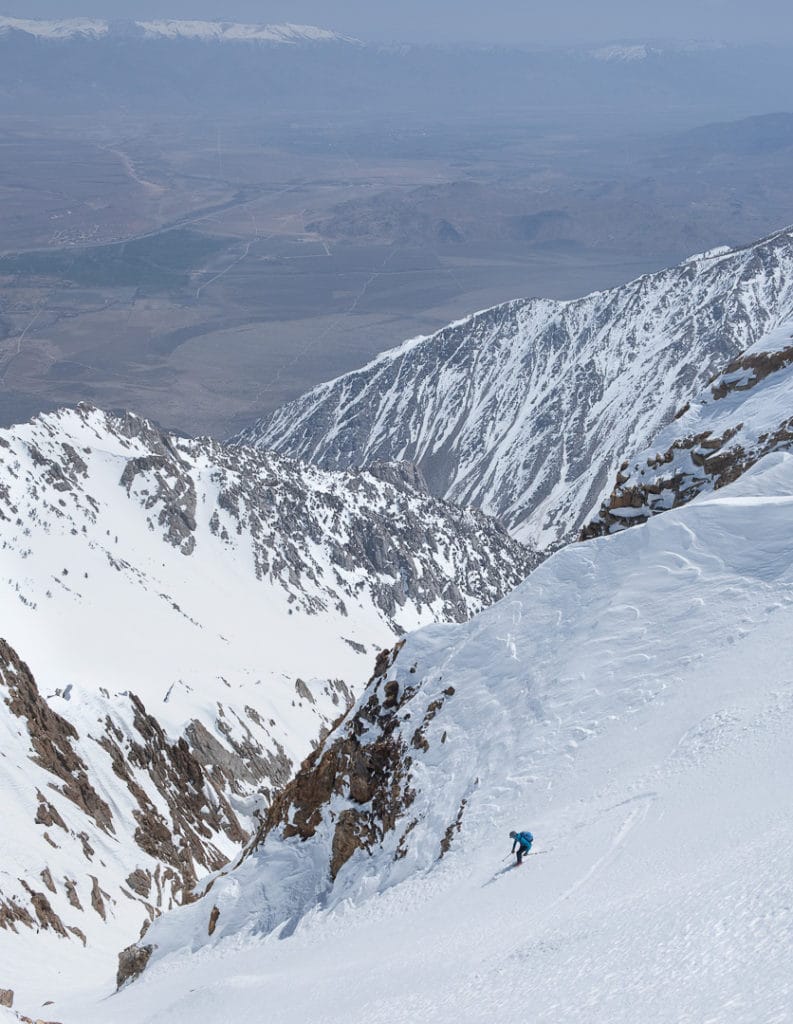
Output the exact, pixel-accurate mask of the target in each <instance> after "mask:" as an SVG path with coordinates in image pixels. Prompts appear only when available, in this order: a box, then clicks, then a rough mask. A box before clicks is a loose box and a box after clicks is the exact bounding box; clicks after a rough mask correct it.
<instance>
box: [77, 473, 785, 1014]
mask: <svg viewBox="0 0 793 1024" xmlns="http://www.w3.org/2000/svg"><path fill="white" fill-rule="evenodd" d="M791 512H793V457H792V456H791V455H789V454H787V453H774V454H770V455H768V456H766V457H765V458H764V459H762V460H761V461H760V462H759V463H757V465H755V466H754V467H753V468H752V469H751V470H749V471H748V472H747V473H746V474H744V476H743V477H742V478H741V479H740V480H739V481H737V482H736V483H734V484H732V485H730V486H727V487H725V488H723V489H722V490H721V491H719V492H718V494H717V495H713V496H708V497H707V499H705V498H704V497H701V498H698V499H696V500H694V501H693V502H691V503H690V504H688V505H686V506H684V507H682V508H680V509H675V510H672V511H670V512H668V513H667V514H666V515H664V516H659V517H657V518H654V519H652V520H650V521H649V522H648V523H647V524H645V525H644V526H642V527H639V528H637V529H635V530H630V531H627V532H624V533H621V534H619V535H617V536H615V537H610V538H602V539H599V540H594V541H590V542H588V543H584V544H578V545H572V546H569V547H567V548H565V549H563V550H562V551H560V552H558V553H556V554H555V555H553V556H552V557H551V558H550V559H548V560H547V561H546V562H545V563H544V564H543V565H542V566H540V567H539V568H538V569H537V570H536V571H535V572H534V573H532V575H531V576H530V577H529V578H528V579H527V580H526V582H525V583H523V584H522V585H521V586H520V587H518V588H517V589H516V590H515V591H514V592H513V594H511V595H510V596H509V597H507V598H506V599H505V600H503V601H501V602H499V603H498V604H497V605H495V606H493V607H492V608H490V609H488V610H487V611H485V612H483V613H482V614H481V615H479V616H477V617H476V618H475V619H474V620H472V621H471V622H470V623H467V624H465V625H459V626H433V627H429V628H426V629H423V630H421V631H419V632H418V633H416V634H414V635H412V636H410V637H409V638H408V639H407V642H406V643H405V644H404V646H401V648H399V649H398V650H396V651H395V652H394V653H393V654H392V655H390V656H388V657H383V658H381V659H380V660H379V663H378V667H377V671H376V673H375V677H374V678H373V680H372V682H371V683H370V686H369V688H368V689H367V691H366V692H365V693H364V695H363V696H362V697H361V699H360V700H359V702H358V705H357V707H356V708H355V710H354V711H353V712H351V713H350V715H349V716H348V717H347V719H346V720H345V723H344V724H343V725H342V726H341V727H340V729H339V730H338V731H337V732H335V733H334V734H332V735H331V736H330V737H329V738H328V740H327V741H326V743H325V745H324V748H323V749H322V751H320V752H318V753H317V754H316V755H315V756H314V757H312V759H311V760H310V761H309V763H307V764H306V765H305V766H304V769H303V771H302V772H301V773H300V774H299V775H298V776H297V778H296V779H295V780H294V782H293V783H292V784H291V785H290V787H288V789H287V790H286V791H285V793H284V795H283V800H282V801H281V802H280V803H279V804H277V805H275V806H274V807H273V809H272V810H271V813H270V815H269V818H268V822H267V829H265V832H267V834H266V835H264V834H263V835H262V836H261V837H260V838H259V840H258V841H257V843H255V844H254V845H253V846H252V847H251V849H250V851H249V853H248V855H247V856H246V857H244V858H243V859H242V861H241V863H240V864H239V866H238V867H237V868H236V869H234V870H232V871H231V872H229V873H228V874H227V875H226V876H224V877H221V878H219V879H218V880H217V881H216V882H215V884H214V885H213V887H212V888H211V889H210V891H209V892H208V894H207V895H206V896H205V897H204V898H203V899H201V900H199V901H198V902H197V903H196V904H194V905H192V906H191V907H187V908H181V909H179V910H177V911H176V912H175V913H173V914H168V915H165V916H164V917H163V918H160V919H159V920H158V921H157V922H155V924H154V925H153V926H152V928H151V929H150V931H149V933H148V934H147V936H146V938H145V940H144V941H145V942H146V943H148V944H150V945H151V947H152V948H153V949H154V952H153V956H152V960H151V964H150V966H149V967H148V969H147V970H146V971H145V972H144V974H143V976H142V978H140V979H139V980H138V981H136V982H134V983H133V984H131V985H128V986H127V987H125V988H124V989H123V990H122V992H121V994H120V995H118V996H117V997H115V998H114V999H113V1000H112V1002H111V1003H110V1004H107V1003H103V1004H102V1006H101V1010H100V1009H94V1010H91V1009H90V1008H89V1006H88V1004H87V1003H86V1002H85V1001H81V1000H79V999H78V1000H76V1001H75V1002H74V1003H73V1005H72V1007H71V1009H70V1008H68V1007H67V1008H64V1009H63V1010H61V1012H62V1015H63V1019H64V1020H65V1021H67V1024H68V1022H70V1021H75V1022H76V1021H78V1020H79V1021H80V1024H88V1022H91V1021H94V1020H96V1021H99V1020H100V1019H102V1014H105V1015H106V1014H107V1013H108V1005H110V1006H112V1012H113V1015H114V1020H115V1021H117V1022H119V1024H125V1022H127V1021H129V1022H132V1021H135V1024H144V1022H151V1024H154V1022H162V1021H166V1020H167V1021H169V1022H171V1024H181V1022H182V1021H185V1022H187V1021H189V1020H191V1019H193V1018H194V1016H195V1014H196V1013H197V1012H198V1013H200V1016H201V1019H202V1021H204V1022H205V1024H213V1022H220V1021H222V1020H228V1019H230V1017H233V1018H235V1019H246V1018H247V1017H248V1016H250V1015H252V1014H253V1015H254V1016H255V1012H256V1011H257V1008H259V1007H261V1006H265V1005H266V1007H267V1015H268V1020H272V1021H274V1022H279V1024H286V1022H297V1021H303V1020H307V1019H321V1020H323V1022H326V1024H336V1022H341V1021H346V1022H355V1021H361V1022H363V1021H375V1022H381V1021H382V1022H384V1021H393V1022H397V1024H399V1022H405V1024H407V1022H410V1024H416V1022H424V1021H433V1022H440V1024H445V1022H453V1021H454V1022H456V1021H460V1020H465V1021H469V1022H472V1024H473V1022H485V1021H492V1020H494V1019H498V1018H499V1017H500V1016H503V1014H504V1013H505V1012H508V1010H509V1008H510V1007H514V1006H515V1005H521V1006H531V1016H532V1019H533V1020H537V1021H541V1022H545V1024H551V1022H554V1024H558V1022H559V1021H562V1020H563V1021H565V1022H580V1024H584V1022H586V1024H600V1022H602V1024H605V1022H609V1024H622V1022H624V1024H628V1022H633V1024H635V1021H637V1020H641V1021H643V1022H647V1024H651V1022H670V1024H671V1022H680V1021H684V1020H685V1021H692V1022H693V1021H697V1022H699V1021H703V1020H713V1021H730V1022H731V1024H771V1022H782V1021H784V1020H786V1019H787V1017H786V1014H788V1013H789V1008H790V995H791V988H790V984H791V983H790V972H789V952H790V936H791V934H793V882H791V878H790V873H789V856H790V849H791V843H792V842H793V819H791V816H790V814H789V812H788V804H789V792H790V786H791V783H792V782H793V767H792V766H791V760H790V756H789V754H790V735H791V731H792V730H793V673H792V672H791V670H790V659H789V657H788V656H787V655H788V654H789V649H790V644H791V640H790V637H791V635H793V632H792V627H793V525H792V524H793V517H792V516H791ZM510 828H530V829H531V830H532V831H533V832H534V834H535V837H536V845H535V852H536V853H537V854H538V856H532V857H530V858H529V859H528V860H527V861H526V863H525V865H524V866H523V867H522V868H521V869H520V870H519V871H517V870H512V871H510V872H508V873H505V872H504V871H503V870H502V868H501V867H500V863H501V865H503V861H501V862H500V858H502V857H503V855H504V854H505V853H507V852H508V849H509V840H508V839H507V832H508V831H509V829H510ZM441 854H444V855H443V856H441ZM334 876H335V877H334ZM306 976H308V977H309V978H310V984H305V985H302V984H301V985H296V984H295V980H296V979H297V978H303V977H306Z"/></svg>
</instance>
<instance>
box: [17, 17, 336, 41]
mask: <svg viewBox="0 0 793 1024" xmlns="http://www.w3.org/2000/svg"><path fill="white" fill-rule="evenodd" d="M8 32H24V33H25V34H26V35H30V36H35V37H36V38H39V39H61V40H63V39H75V38H93V39H101V38H104V37H110V36H113V35H114V34H116V33H117V32H122V33H123V34H124V35H129V34H130V32H133V33H134V32H137V33H138V34H139V35H141V36H143V37H145V38H147V39H194V40H195V39H198V40H204V41H206V42H253V43H328V42H352V41H353V40H351V39H349V38H348V37H346V36H342V35H339V34H338V33H337V32H330V31H328V30H327V29H323V28H317V27H316V26H313V25H292V24H288V23H287V24H283V25H246V24H238V23H236V22H228V21H195V20H193V21H178V20H172V19H162V20H155V21H132V22H123V23H121V22H111V21H101V20H97V19H92V18H64V19H60V20H33V19H30V18H8V17H4V16H0V35H2V34H4V33H8Z"/></svg>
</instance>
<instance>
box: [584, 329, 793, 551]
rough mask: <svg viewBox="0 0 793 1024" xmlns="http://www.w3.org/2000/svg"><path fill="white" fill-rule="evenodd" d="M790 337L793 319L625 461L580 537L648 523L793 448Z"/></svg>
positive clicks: (726, 371) (732, 363) (742, 357)
mask: <svg viewBox="0 0 793 1024" xmlns="http://www.w3.org/2000/svg"><path fill="white" fill-rule="evenodd" d="M792 341H793V324H789V323H788V324H783V325H782V326H780V327H779V328H778V329H776V330H775V331H773V332H771V333H770V334H769V335H767V336H765V337H763V338H761V339H760V340H759V341H758V342H756V343H755V344H754V345H753V346H751V347H750V348H749V349H748V350H747V351H746V352H744V353H742V354H741V355H740V356H738V357H737V358H736V359H733V360H731V361H730V362H729V363H728V364H727V366H726V367H725V368H724V370H723V372H721V373H719V374H718V375H717V376H716V377H714V378H713V380H712V381H710V382H709V384H708V386H707V387H706V388H705V389H704V390H703V391H702V392H701V393H700V394H699V395H697V396H695V397H693V398H692V399H691V400H690V401H689V402H687V403H686V405H685V406H684V407H683V408H682V409H681V410H680V411H679V413H678V415H677V416H676V417H675V419H674V421H673V422H672V424H670V425H669V427H667V428H666V429H665V430H663V431H662V432H661V433H660V434H659V435H658V437H657V438H656V439H655V441H654V443H653V445H652V446H651V447H650V448H648V449H647V450H645V451H644V452H641V453H639V454H638V455H637V456H635V457H634V458H632V459H629V460H627V461H625V462H623V463H622V465H621V466H620V469H619V472H618V474H617V478H616V482H615V484H614V488H613V490H612V492H611V494H610V495H609V496H608V498H607V499H606V500H605V501H604V502H603V504H602V506H601V508H600V510H599V512H598V514H597V515H596V516H595V517H594V519H593V520H592V521H591V522H589V523H587V524H586V526H584V528H583V529H582V531H581V535H580V536H581V539H582V540H588V539H590V538H592V537H599V536H603V535H604V534H608V533H615V532H618V531H619V530H622V529H625V528H627V527H630V526H636V525H639V524H641V523H644V522H646V521H647V519H648V518H650V516H653V515H656V514H658V513H659V512H665V511H667V510H668V509H670V508H677V507H679V506H680V505H685V504H687V503H688V502H689V501H692V500H693V499H694V498H696V497H697V496H698V495H700V494H702V493H705V492H708V491H717V490H719V489H720V488H722V487H724V486H726V485H727V484H730V483H732V482H733V481H735V480H737V479H738V478H739V477H740V476H742V475H743V474H744V473H745V472H746V471H747V470H749V469H751V467H752V466H754V465H755V463H757V462H758V461H759V460H760V459H761V458H763V456H765V455H768V454H769V453H770V452H774V451H786V450H790V449H793V414H792V413H793V344H791V342H792Z"/></svg>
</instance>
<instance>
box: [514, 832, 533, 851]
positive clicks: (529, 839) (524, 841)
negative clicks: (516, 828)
mask: <svg viewBox="0 0 793 1024" xmlns="http://www.w3.org/2000/svg"><path fill="white" fill-rule="evenodd" d="M515 838H516V839H517V840H518V842H519V843H520V845H521V846H523V847H524V848H525V849H526V850H530V849H531V844H532V843H533V842H534V836H533V835H532V834H531V832H518V834H517V835H516V836H515Z"/></svg>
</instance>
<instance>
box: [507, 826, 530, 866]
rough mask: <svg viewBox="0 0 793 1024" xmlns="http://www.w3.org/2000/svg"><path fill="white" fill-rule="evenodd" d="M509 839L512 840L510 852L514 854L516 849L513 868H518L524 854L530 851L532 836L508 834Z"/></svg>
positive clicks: (518, 833) (525, 833) (519, 833)
mask: <svg viewBox="0 0 793 1024" xmlns="http://www.w3.org/2000/svg"><path fill="white" fill-rule="evenodd" d="M509 838H510V839H511V840H512V852H513V853H515V847H516V846H517V848H518V853H517V861H516V863H515V867H516V868H519V867H520V866H521V864H522V863H523V855H524V853H528V852H529V850H530V849H531V844H532V843H533V842H534V836H533V835H532V834H531V832H510V834H509Z"/></svg>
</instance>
